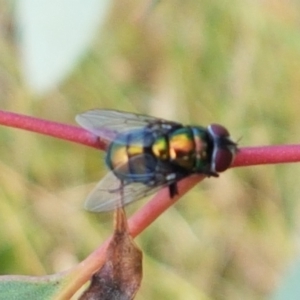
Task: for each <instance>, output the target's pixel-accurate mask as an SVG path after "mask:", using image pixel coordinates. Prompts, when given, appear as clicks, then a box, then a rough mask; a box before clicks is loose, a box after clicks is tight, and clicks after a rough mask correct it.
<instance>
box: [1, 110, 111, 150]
mask: <svg viewBox="0 0 300 300" xmlns="http://www.w3.org/2000/svg"><path fill="white" fill-rule="evenodd" d="M0 124H1V125H5V126H9V127H15V128H19V129H24V130H28V131H32V132H36V133H41V134H43V135H49V136H52V137H56V138H58V139H63V140H67V141H71V142H75V143H79V144H83V145H85V146H90V147H94V148H97V149H102V150H104V149H105V148H106V144H105V142H104V141H101V140H100V139H99V138H98V137H96V136H95V135H93V134H91V133H89V132H88V131H86V130H84V129H82V128H80V127H76V126H72V125H66V124H61V123H57V122H52V121H46V120H42V119H39V118H35V117H30V116H25V115H21V114H16V113H12V112H7V111H3V110H0Z"/></svg>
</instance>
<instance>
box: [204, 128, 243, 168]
mask: <svg viewBox="0 0 300 300" xmlns="http://www.w3.org/2000/svg"><path fill="white" fill-rule="evenodd" d="M207 129H208V133H209V135H210V138H211V141H212V143H213V152H212V157H211V171H212V172H216V173H219V172H223V171H225V170H226V169H228V168H229V167H230V165H231V163H232V161H233V159H234V156H235V153H236V151H237V146H236V144H235V143H234V142H233V141H232V140H231V139H230V137H229V132H228V130H227V129H226V128H225V127H224V126H222V125H219V124H211V125H209V126H208V128H207Z"/></svg>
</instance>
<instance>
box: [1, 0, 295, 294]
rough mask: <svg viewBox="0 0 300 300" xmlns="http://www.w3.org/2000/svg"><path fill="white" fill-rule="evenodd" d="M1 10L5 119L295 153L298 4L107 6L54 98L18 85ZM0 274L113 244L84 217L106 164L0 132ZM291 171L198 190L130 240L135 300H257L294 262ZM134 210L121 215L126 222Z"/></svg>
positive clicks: (238, 175) (35, 271)
mask: <svg viewBox="0 0 300 300" xmlns="http://www.w3.org/2000/svg"><path fill="white" fill-rule="evenodd" d="M7 3H8V2H6V1H4V0H1V1H0V5H1V13H0V91H1V92H0V105H1V109H6V110H9V111H14V112H19V113H23V114H28V115H33V116H38V117H42V118H45V119H49V120H55V121H59V122H64V123H70V124H74V116H75V115H76V114H78V113H80V112H82V111H85V110H88V109H91V108H96V107H97V108H112V109H121V110H126V111H133V112H141V113H146V114H151V115H156V116H160V117H165V118H168V119H171V120H176V121H181V122H183V123H194V124H202V125H207V124H209V123H210V122H219V123H221V124H224V125H225V126H226V127H227V128H228V129H229V130H230V132H231V134H232V136H233V137H234V138H235V139H236V140H239V144H240V146H241V147H242V146H250V145H267V144H279V143H282V144H283V143H299V140H300V138H299V132H300V122H299V111H300V101H299V96H300V84H299V83H300V34H299V32H300V28H299V18H300V4H299V2H297V1H279V0H266V1H249V0H248V1H247V0H246V1H234V0H233V1H214V0H213V1H195V0H194V1H189V0H188V1H184V2H182V1H160V2H157V4H156V5H152V4H154V2H153V3H152V2H151V1H126V0H125V1H121V2H120V1H115V5H114V6H113V8H112V9H111V11H110V14H109V17H108V18H107V21H106V24H105V26H104V27H103V28H99V32H98V36H97V38H96V39H95V41H94V44H93V47H92V48H91V49H90V50H89V51H88V52H87V53H86V55H85V56H84V57H83V59H82V61H81V63H80V64H79V65H78V66H77V67H76V69H75V70H74V72H73V73H72V75H71V76H70V77H69V78H68V79H67V80H66V81H65V82H63V83H62V84H61V86H60V87H59V88H58V89H57V90H55V91H52V92H51V93H48V94H47V95H43V96H36V95H32V94H31V93H30V91H29V90H28V89H27V88H26V86H25V85H24V83H22V78H21V71H20V69H19V64H18V60H19V53H18V47H17V45H16V42H15V34H16V32H15V28H14V26H13V23H12V14H13V11H12V9H11V6H9V5H8V4H7ZM0 145H1V147H0V194H1V201H0V220H1V226H0V241H1V242H0V272H1V274H31V275H41V274H45V273H47V274H50V273H54V272H57V271H61V270H65V269H67V268H69V267H71V266H73V265H75V264H76V263H77V262H78V261H80V260H81V259H83V258H84V257H86V256H87V255H88V254H89V253H90V252H91V251H93V250H94V249H95V248H96V247H97V246H98V245H99V244H101V243H102V241H103V240H104V239H105V237H107V236H108V235H109V234H110V233H111V228H112V224H111V223H112V222H111V221H112V219H111V215H110V214H106V215H93V214H89V213H87V212H85V211H83V209H82V203H83V202H84V198H85V196H86V195H87V193H88V192H89V191H90V190H91V188H92V186H93V183H94V182H96V181H98V180H99V179H100V178H101V177H102V176H103V175H104V174H105V172H106V167H105V166H104V165H103V153H98V152H97V151H95V150H93V149H89V148H86V147H83V146H79V145H76V144H72V143H68V142H64V141H59V140H55V139H53V138H49V137H44V136H41V135H37V134H34V133H30V132H25V131H21V130H17V129H11V128H6V127H0ZM299 184H300V167H299V165H297V164H295V165H292V164H290V165H284V166H283V165H282V166H260V167H251V168H244V169H233V170H229V171H227V172H226V173H225V174H223V175H222V176H221V177H220V178H219V179H209V180H205V181H204V182H203V183H202V184H201V185H199V186H197V187H196V188H195V189H193V190H192V191H190V192H189V193H188V195H187V196H185V197H184V198H183V199H182V200H181V201H180V202H179V203H178V204H177V205H175V207H173V208H172V209H170V210H169V211H168V212H166V213H165V214H164V215H163V216H161V217H160V218H159V219H158V220H157V221H156V222H155V223H154V224H152V225H151V227H150V228H148V229H147V230H146V231H145V232H144V233H143V234H142V235H141V236H140V237H139V238H138V239H137V243H138V245H139V246H140V247H141V249H142V250H143V252H144V279H143V282H142V288H141V290H140V292H139V293H138V295H137V297H136V299H139V300H142V299H143V300H147V299H241V298H243V299H265V298H267V296H268V295H269V294H270V293H271V292H272V291H273V290H274V288H276V286H277V285H278V284H279V282H280V278H281V276H282V274H283V271H284V269H285V266H286V265H287V263H289V262H290V261H291V259H292V258H293V256H294V255H295V253H296V242H295V236H296V234H297V233H298V232H299V230H298V228H299V225H300V224H299V217H298V216H299V215H300V211H299V210H300V206H299V196H300V192H299ZM142 203H143V202H138V203H137V204H136V205H133V206H130V207H129V208H128V210H127V211H128V214H130V213H132V212H133V211H134V210H135V209H136V208H137V207H139V206H141V205H142Z"/></svg>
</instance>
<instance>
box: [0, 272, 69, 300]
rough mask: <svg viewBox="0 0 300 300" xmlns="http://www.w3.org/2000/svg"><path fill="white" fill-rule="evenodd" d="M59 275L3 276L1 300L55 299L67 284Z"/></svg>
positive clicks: (1, 280)
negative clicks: (63, 285)
mask: <svg viewBox="0 0 300 300" xmlns="http://www.w3.org/2000/svg"><path fill="white" fill-rule="evenodd" d="M62 279H64V278H61V277H59V276H57V275H54V276H44V277H33V276H18V275H16V276H2V277H0V300H7V299H10V300H21V299H22V300H23V299H35V300H39V299H41V300H47V299H53V297H54V296H56V295H57V293H58V291H59V290H60V289H61V286H62V284H63V283H64V284H65V281H63V280H62Z"/></svg>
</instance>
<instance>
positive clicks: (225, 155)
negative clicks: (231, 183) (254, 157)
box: [213, 148, 233, 173]
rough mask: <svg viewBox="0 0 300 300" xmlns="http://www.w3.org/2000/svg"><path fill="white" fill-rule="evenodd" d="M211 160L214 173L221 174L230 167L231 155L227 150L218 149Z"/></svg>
mask: <svg viewBox="0 0 300 300" xmlns="http://www.w3.org/2000/svg"><path fill="white" fill-rule="evenodd" d="M213 159H214V168H215V172H217V173H219V172H223V171H225V170H226V169H228V168H229V167H230V165H231V163H232V160H233V153H232V151H231V150H229V149H227V148H224V149H222V148H218V149H216V151H215V153H214V157H213Z"/></svg>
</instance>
